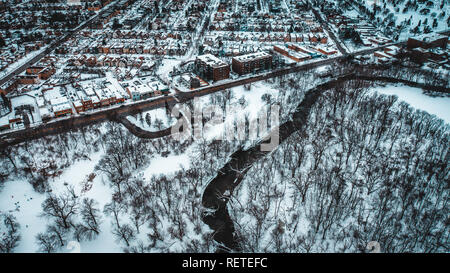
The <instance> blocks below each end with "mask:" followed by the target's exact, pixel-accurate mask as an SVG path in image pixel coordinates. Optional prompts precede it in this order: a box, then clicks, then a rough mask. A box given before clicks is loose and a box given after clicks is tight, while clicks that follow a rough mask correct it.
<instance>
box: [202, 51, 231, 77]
mask: <svg viewBox="0 0 450 273" xmlns="http://www.w3.org/2000/svg"><path fill="white" fill-rule="evenodd" d="M194 64H195V70H196V72H197V74H199V76H200V77H202V78H204V79H206V80H213V81H220V80H224V79H228V78H229V77H230V65H229V64H227V63H226V62H224V61H222V60H220V59H219V58H217V57H216V56H214V55H211V54H206V55H201V56H198V57H197V59H195V63H194Z"/></svg>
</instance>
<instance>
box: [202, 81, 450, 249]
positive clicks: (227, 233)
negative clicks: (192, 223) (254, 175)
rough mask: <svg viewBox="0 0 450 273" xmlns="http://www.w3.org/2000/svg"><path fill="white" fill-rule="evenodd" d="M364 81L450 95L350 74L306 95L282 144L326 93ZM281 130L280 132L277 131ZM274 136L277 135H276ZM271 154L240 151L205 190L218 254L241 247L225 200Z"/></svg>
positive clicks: (208, 221) (207, 217)
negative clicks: (346, 83)
mask: <svg viewBox="0 0 450 273" xmlns="http://www.w3.org/2000/svg"><path fill="white" fill-rule="evenodd" d="M352 79H353V80H354V79H362V80H364V81H380V82H389V83H402V84H406V85H409V86H412V87H420V88H422V89H424V90H430V91H435V92H442V93H449V88H447V87H442V86H430V85H424V84H421V83H416V82H410V81H406V80H396V79H393V78H389V77H374V76H355V74H348V75H345V76H342V77H338V78H336V79H335V80H332V81H329V82H326V83H323V84H320V85H318V86H317V87H315V88H313V89H310V90H309V91H307V92H306V93H305V97H304V99H303V100H302V102H301V103H300V104H299V105H298V106H297V108H296V110H295V112H294V114H293V116H292V119H291V120H290V121H287V122H285V123H283V124H282V125H280V126H279V128H278V129H279V141H280V142H279V143H282V142H283V141H284V140H286V139H287V138H288V137H289V136H291V135H292V134H293V133H295V132H297V131H300V130H302V128H303V126H304V125H305V124H306V122H307V120H308V117H309V114H310V110H311V108H312V107H313V106H314V104H315V103H316V101H317V99H318V98H319V96H320V95H321V94H322V92H323V91H325V90H328V89H330V88H332V87H333V86H336V85H338V84H341V83H343V82H345V81H348V80H352ZM275 130H277V128H275ZM272 132H273V131H272ZM267 154H268V152H262V151H261V143H260V144H257V145H255V146H253V147H251V148H250V149H248V150H243V149H240V150H238V151H236V152H234V153H233V154H232V155H231V156H230V160H229V161H228V163H227V164H225V166H223V167H222V168H221V169H220V170H219V171H218V174H217V176H216V177H215V178H213V179H212V180H211V181H210V182H209V184H208V185H207V187H206V188H205V190H204V192H203V196H202V205H203V207H204V208H205V210H204V212H203V215H202V219H203V222H204V223H206V224H207V225H208V226H209V227H210V228H211V229H213V230H214V231H215V233H214V240H215V241H216V242H217V243H219V247H218V249H217V252H219V253H220V252H230V251H237V252H239V251H240V247H239V243H238V241H237V239H236V237H235V236H234V231H235V230H234V223H233V221H232V220H231V218H230V215H229V213H228V207H227V203H228V200H229V199H228V198H227V197H224V193H225V192H227V191H228V192H229V193H230V196H231V195H232V194H233V190H234V189H235V188H236V186H238V185H239V183H240V182H241V181H242V179H243V178H244V176H245V174H246V172H247V171H248V169H249V168H250V167H251V166H252V164H253V163H254V162H256V161H257V160H259V159H260V158H263V157H264V156H266V155H267Z"/></svg>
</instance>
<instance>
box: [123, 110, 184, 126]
mask: <svg viewBox="0 0 450 273" xmlns="http://www.w3.org/2000/svg"><path fill="white" fill-rule="evenodd" d="M140 116H141V115H140V114H138V115H136V117H135V116H127V119H128V120H129V121H131V122H132V123H133V124H134V125H136V126H138V127H140V128H141V129H143V130H146V131H151V132H155V131H160V130H163V129H166V128H169V127H170V126H172V125H173V124H174V123H175V122H176V120H175V119H174V118H171V117H170V115H167V113H166V109H164V108H158V109H154V110H151V111H148V112H143V113H142V119H141V118H140Z"/></svg>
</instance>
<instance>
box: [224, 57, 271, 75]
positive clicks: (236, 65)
mask: <svg viewBox="0 0 450 273" xmlns="http://www.w3.org/2000/svg"><path fill="white" fill-rule="evenodd" d="M231 67H232V69H233V71H234V72H236V73H238V74H239V75H243V74H248V73H252V72H254V71H259V70H265V69H269V68H271V67H272V55H270V54H269V53H266V52H256V53H251V54H246V55H241V56H237V57H234V58H233V59H232V64H231Z"/></svg>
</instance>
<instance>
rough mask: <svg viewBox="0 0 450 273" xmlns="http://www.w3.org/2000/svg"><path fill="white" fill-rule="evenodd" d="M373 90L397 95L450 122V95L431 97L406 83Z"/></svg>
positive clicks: (412, 104) (416, 107)
mask: <svg viewBox="0 0 450 273" xmlns="http://www.w3.org/2000/svg"><path fill="white" fill-rule="evenodd" d="M373 90H374V91H377V92H378V93H381V94H385V95H395V96H397V97H398V98H399V99H400V100H401V101H405V102H407V103H408V104H409V105H411V106H412V107H414V108H415V109H418V110H422V111H425V112H428V113H429V114H432V115H435V116H437V117H438V118H440V119H443V120H444V121H445V122H446V123H450V97H431V96H428V95H425V94H424V93H423V91H422V89H420V88H414V87H410V86H405V85H388V86H385V87H376V88H373Z"/></svg>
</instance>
